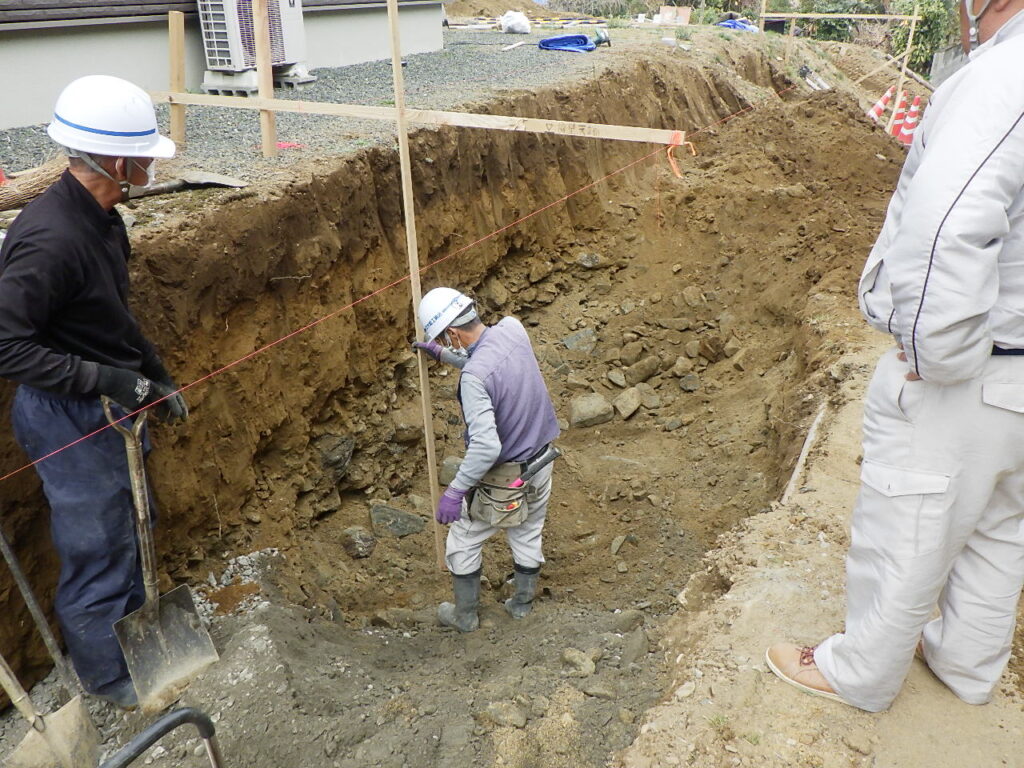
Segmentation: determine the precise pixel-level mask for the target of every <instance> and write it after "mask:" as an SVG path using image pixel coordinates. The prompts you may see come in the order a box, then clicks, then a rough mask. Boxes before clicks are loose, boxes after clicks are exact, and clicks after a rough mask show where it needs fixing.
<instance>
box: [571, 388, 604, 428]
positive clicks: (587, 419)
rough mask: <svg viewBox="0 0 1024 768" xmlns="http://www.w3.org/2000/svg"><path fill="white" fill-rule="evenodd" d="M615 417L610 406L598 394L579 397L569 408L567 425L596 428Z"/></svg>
mask: <svg viewBox="0 0 1024 768" xmlns="http://www.w3.org/2000/svg"><path fill="white" fill-rule="evenodd" d="M613 416H615V410H614V409H613V408H612V404H611V403H609V402H608V401H607V400H605V399H604V397H602V396H601V395H599V394H596V393H594V394H590V395H580V396H579V397H577V398H576V399H575V400H573V401H572V405H571V406H570V407H569V424H570V425H571V426H573V427H596V426H597V425H598V424H604V423H605V422H607V421H611V420H612V417H613Z"/></svg>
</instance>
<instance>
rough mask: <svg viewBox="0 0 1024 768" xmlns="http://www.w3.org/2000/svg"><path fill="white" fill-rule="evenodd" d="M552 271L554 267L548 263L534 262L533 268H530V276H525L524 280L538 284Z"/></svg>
mask: <svg viewBox="0 0 1024 768" xmlns="http://www.w3.org/2000/svg"><path fill="white" fill-rule="evenodd" d="M554 271H555V265H554V264H552V263H551V262H550V261H535V262H533V266H531V267H530V274H529V275H527V278H526V279H527V280H529V281H530V282H531V283H539V282H540V281H541V280H543V279H544V278H545V277H547V276H548V275H550V274H551V273H552V272H554Z"/></svg>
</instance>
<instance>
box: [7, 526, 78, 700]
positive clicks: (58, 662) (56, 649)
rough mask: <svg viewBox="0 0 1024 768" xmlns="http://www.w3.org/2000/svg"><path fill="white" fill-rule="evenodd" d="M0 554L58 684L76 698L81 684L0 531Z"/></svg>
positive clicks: (11, 549) (12, 550) (8, 543)
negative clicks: (30, 616)
mask: <svg viewBox="0 0 1024 768" xmlns="http://www.w3.org/2000/svg"><path fill="white" fill-rule="evenodd" d="M0 552H2V553H3V556H4V560H6V561H7V567H8V568H9V569H10V571H11V575H12V576H14V581H15V582H16V583H17V585H18V591H19V592H21V597H22V599H23V600H24V601H25V605H27V606H28V612H29V613H30V614H32V621H34V622H35V625H36V629H38V630H39V634H40V635H42V636H43V642H44V643H45V644H46V650H47V651H49V652H50V658H51V659H53V666H54V667H55V668H56V669H57V676H58V677H59V678H60V683H61V685H62V686H63V687H64V690H65V691H67V694H68V698H69V699H71V698H74V697H75V696H78V695H79V694H81V693H82V692H83V691H82V683H81V681H80V680H79V679H78V675H76V674H75V672H74V670H73V669H72V668H71V665H70V664H68V660H67V659H66V658H65V657H64V655H63V654H62V653H61V652H60V646H59V645H57V638H56V637H54V635H53V631H52V630H51V629H50V624H49V623H48V622H47V621H46V616H44V615H43V609H42V607H41V606H40V605H39V601H38V600H36V596H35V595H34V594H33V593H32V587H31V586H30V585H29V583H28V579H26V578H25V572H24V571H23V570H22V568H21V564H20V563H19V562H18V558H17V556H16V555H15V554H14V549H13V548H12V547H11V543H10V542H9V541H8V540H7V536H6V535H5V534H4V532H3V531H2V530H0Z"/></svg>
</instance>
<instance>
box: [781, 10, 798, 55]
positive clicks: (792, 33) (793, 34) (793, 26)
mask: <svg viewBox="0 0 1024 768" xmlns="http://www.w3.org/2000/svg"><path fill="white" fill-rule="evenodd" d="M795 37H796V19H790V20H789V37H787V38H786V56H785V59H784V60H783V62H782V63H783V64H784V65H786V64H789V53H790V49H791V48H792V47H793V38H795Z"/></svg>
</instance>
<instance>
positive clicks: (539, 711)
mask: <svg viewBox="0 0 1024 768" xmlns="http://www.w3.org/2000/svg"><path fill="white" fill-rule="evenodd" d="M549 709H551V701H550V700H549V699H548V697H547V696H534V697H533V703H532V704H531V705H530V712H531V713H532V714H533V716H534V717H544V715H546V714H547V713H548V710H549Z"/></svg>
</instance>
